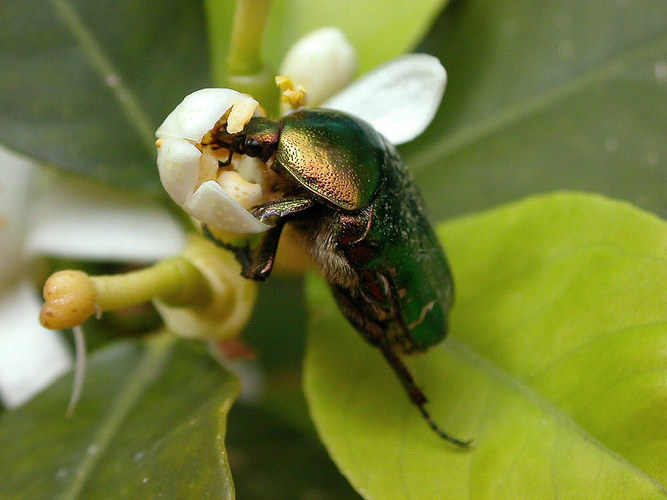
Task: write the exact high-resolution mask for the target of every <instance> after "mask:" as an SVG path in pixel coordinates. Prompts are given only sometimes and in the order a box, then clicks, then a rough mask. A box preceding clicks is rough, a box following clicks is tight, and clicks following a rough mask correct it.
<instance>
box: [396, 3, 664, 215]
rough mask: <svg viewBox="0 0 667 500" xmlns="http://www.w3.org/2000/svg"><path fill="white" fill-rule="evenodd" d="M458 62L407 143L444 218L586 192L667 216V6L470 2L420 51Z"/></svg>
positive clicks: (409, 158) (450, 14)
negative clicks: (436, 104) (541, 196)
mask: <svg viewBox="0 0 667 500" xmlns="http://www.w3.org/2000/svg"><path fill="white" fill-rule="evenodd" d="M421 49H422V50H426V51H427V52H430V53H432V54H434V55H437V56H438V57H440V59H441V60H442V62H443V64H444V65H445V67H446V68H447V70H448V74H449V80H448V84H447V91H446V93H445V98H444V101H443V103H442V106H441V108H440V111H439V114H438V116H437V117H436V120H435V121H434V122H433V123H432V124H431V127H430V128H429V129H428V130H427V132H426V133H425V134H424V135H422V136H421V137H419V138H418V139H417V140H415V141H414V142H413V143H411V144H410V145H408V146H407V147H405V148H403V152H404V153H405V154H404V158H405V160H406V162H407V163H408V165H410V166H411V167H412V168H413V169H414V170H415V172H416V174H417V177H418V180H419V181H420V184H422V186H423V189H424V194H425V196H426V198H427V201H428V202H429V205H430V207H431V210H432V212H433V213H434V214H435V216H436V218H437V219H441V218H442V217H444V216H449V215H453V214H463V213H468V212H471V211H477V210H481V209H484V208H489V207H492V206H494V205H496V204H498V203H502V202H507V201H510V200H515V199H518V198H520V197H523V196H525V195H527V194H531V193H536V192H545V191H553V190H556V189H577V190H586V191H595V192H599V193H604V194H606V195H609V196H612V197H614V198H622V199H626V200H630V201H632V202H633V203H634V204H636V205H638V206H640V207H643V208H646V209H648V210H650V211H651V212H654V213H658V214H660V215H662V216H663V217H664V216H666V215H667V197H666V196H665V195H664V193H665V186H667V141H665V140H664V137H665V130H666V129H667V121H666V118H665V117H667V3H665V2H664V1H663V0H639V1H632V2H627V1H619V2H608V1H605V0H586V1H578V0H568V1H553V0H539V1H532V0H468V1H462V2H456V3H454V4H452V5H451V6H450V7H449V8H448V9H447V11H446V12H445V15H444V16H443V17H442V18H441V19H440V21H439V22H438V23H437V24H436V25H435V26H434V27H433V29H432V31H431V32H430V33H429V35H428V37H427V38H426V39H425V41H424V43H423V44H422V46H421Z"/></svg>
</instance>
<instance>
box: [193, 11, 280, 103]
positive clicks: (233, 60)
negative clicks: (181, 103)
mask: <svg viewBox="0 0 667 500" xmlns="http://www.w3.org/2000/svg"><path fill="white" fill-rule="evenodd" d="M205 5H206V13H207V16H206V17H207V19H208V21H209V39H210V46H211V66H212V68H213V80H214V81H215V83H216V84H217V85H219V86H221V87H227V88H230V89H235V90H238V91H239V92H243V93H245V94H248V95H251V96H253V97H254V98H255V99H257V100H258V101H259V102H261V103H262V104H263V106H264V107H265V108H264V109H265V111H266V113H267V114H268V115H275V114H276V113H277V111H278V95H279V94H278V90H277V89H276V87H275V84H274V82H273V77H274V76H275V71H274V70H273V69H271V68H268V67H267V66H266V65H265V63H264V61H263V58H262V43H263V40H264V33H265V31H266V25H267V21H268V17H269V12H270V10H271V1H270V0H238V1H237V2H236V9H235V10H234V15H233V22H232V27H231V36H230V37H229V38H227V34H226V33H225V31H226V30H225V29H223V28H221V27H224V26H226V25H228V19H229V17H230V14H231V13H230V12H229V11H228V7H227V6H226V5H225V2H219V1H216V0H208V1H207V2H206V4H205ZM225 53H226V54H227V57H226V58H225V57H220V54H225Z"/></svg>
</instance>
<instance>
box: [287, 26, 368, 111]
mask: <svg viewBox="0 0 667 500" xmlns="http://www.w3.org/2000/svg"><path fill="white" fill-rule="evenodd" d="M356 70H357V54H356V52H355V50H354V47H353V46H352V44H351V43H350V42H349V41H348V40H347V38H345V35H344V34H343V32H342V31H340V30H339V29H337V28H320V29H318V30H315V31H312V32H310V33H308V34H307V35H306V36H304V37H303V38H301V39H299V40H298V41H297V42H296V43H295V44H294V45H293V46H292V47H291V48H290V50H289V52H288V53H287V55H286V56H285V59H284V60H283V63H282V65H281V66H280V71H279V73H280V74H281V75H284V76H288V77H289V78H291V80H292V81H293V82H294V84H295V85H300V86H302V87H303V88H304V90H305V91H306V97H307V99H308V101H307V105H308V106H310V107H315V106H319V105H320V104H321V103H323V102H324V101H326V100H327V99H328V98H330V97H331V96H333V95H335V94H336V92H338V91H340V90H342V89H343V88H345V86H347V85H348V84H349V83H350V82H351V81H352V78H354V74H355V72H356Z"/></svg>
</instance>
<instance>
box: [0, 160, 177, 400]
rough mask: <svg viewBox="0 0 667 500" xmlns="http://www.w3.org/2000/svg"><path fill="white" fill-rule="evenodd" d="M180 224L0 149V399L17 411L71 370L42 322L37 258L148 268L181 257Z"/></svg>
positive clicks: (132, 198)
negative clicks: (35, 276)
mask: <svg viewBox="0 0 667 500" xmlns="http://www.w3.org/2000/svg"><path fill="white" fill-rule="evenodd" d="M184 244H185V235H184V233H183V231H182V229H181V226H180V225H179V224H178V222H177V221H176V220H174V219H173V218H172V217H171V216H170V215H169V214H168V212H167V211H166V210H165V209H163V208H162V207H161V206H160V205H158V203H157V202H154V201H149V200H147V199H145V198H143V197H141V196H138V195H131V194H127V193H122V192H119V191H116V190H113V189H110V188H103V187H100V186H95V185H93V184H91V183H89V182H84V181H82V180H78V179H75V178H67V177H65V176H62V175H58V176H56V175H55V174H54V173H52V172H46V171H43V170H42V169H41V168H39V167H38V166H37V165H36V164H34V163H32V162H30V161H28V160H26V159H24V158H22V157H19V156H17V155H14V154H11V153H9V152H7V151H6V150H4V149H0V399H1V400H2V402H3V404H4V405H5V406H7V407H16V406H19V405H21V404H22V403H24V402H25V401H27V400H29V399H30V398H31V397H32V396H33V395H35V394H36V393H37V392H39V391H40V390H41V389H43V388H44V387H46V386H48V385H49V384H50V383H51V382H52V381H53V380H54V379H55V378H57V377H58V376H60V375H62V374H63V373H65V372H66V371H68V370H69V369H70V367H71V363H72V361H71V358H72V357H71V354H70V351H69V348H68V346H67V344H66V343H65V342H64V340H63V338H62V336H61V334H60V333H59V332H54V331H51V330H46V329H44V328H43V327H42V326H41V325H40V324H39V321H38V317H39V309H40V306H41V298H40V296H39V290H37V287H36V286H35V285H34V281H33V279H32V273H31V271H32V270H33V269H34V267H35V262H36V259H38V258H39V257H40V256H57V257H66V258H71V259H79V260H88V261H105V262H110V261H114V262H133V263H150V262H154V261H156V260H159V259H161V258H164V257H167V256H171V255H175V254H178V253H179V251H180V250H181V248H182V247H183V246H184Z"/></svg>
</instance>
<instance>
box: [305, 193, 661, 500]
mask: <svg viewBox="0 0 667 500" xmlns="http://www.w3.org/2000/svg"><path fill="white" fill-rule="evenodd" d="M440 235H441V237H442V239H443V241H444V242H445V244H446V246H447V248H448V254H449V256H450V260H451V263H452V268H453V269H454V270H455V281H456V285H457V287H458V288H457V289H458V295H457V302H456V305H455V307H454V311H453V314H452V317H451V331H450V337H449V338H448V339H446V340H445V342H444V344H442V345H440V346H437V347H434V348H432V349H431V350H430V351H429V352H428V353H426V354H425V355H423V356H421V357H419V358H416V359H412V360H410V366H411V367H412V369H413V370H414V372H415V373H416V376H417V380H418V381H419V383H420V385H421V386H422V387H423V389H424V391H425V393H426V395H427V397H429V398H430V409H431V413H432V414H433V415H434V417H435V419H436V421H437V422H438V423H439V424H440V425H441V426H442V427H443V428H444V429H445V430H446V431H447V432H450V433H451V434H453V435H455V436H457V437H461V438H473V439H474V444H473V447H472V449H471V450H469V451H462V450H459V449H456V448H454V447H452V446H451V445H448V444H447V443H445V442H443V441H442V440H440V439H439V438H438V437H437V436H436V435H435V434H434V433H433V432H431V430H430V429H429V428H428V427H427V425H426V424H425V422H424V421H423V420H422V418H421V416H420V415H419V412H418V411H417V409H416V408H415V407H414V406H412V405H411V404H410V403H409V401H408V398H407V396H406V394H405V393H404V391H403V390H402V388H401V387H400V386H399V383H398V382H397V380H396V378H395V376H394V374H393V373H392V372H391V370H390V368H389V367H388V366H387V364H386V363H385V362H384V360H383V359H382V357H381V355H380V353H379V352H378V351H377V350H376V349H373V348H372V347H370V346H368V345H366V344H365V342H364V341H363V340H362V339H361V338H360V336H359V335H358V334H356V332H354V331H353V330H352V328H351V327H349V326H348V325H347V323H346V321H345V320H344V319H343V318H342V316H341V314H340V313H339V312H338V311H337V310H336V307H335V305H334V303H333V301H332V300H331V299H330V298H329V293H328V291H327V290H326V287H325V286H324V285H323V284H322V283H321V282H319V281H316V280H312V281H311V282H310V283H309V303H310V308H311V312H312V320H311V325H310V336H309V343H308V347H307V359H306V366H305V387H306V393H307V397H308V399H309V403H310V406H311V413H312V414H313V417H314V420H315V422H316V426H317V428H318V430H319V432H320V435H321V436H322V438H323V440H324V442H325V445H326V446H327V447H328V449H329V451H330V453H331V455H332V457H333V458H334V461H336V462H337V464H338V465H339V467H340V469H341V470H342V471H343V473H344V474H346V475H347V477H348V479H349V480H350V481H351V483H352V484H353V485H354V486H355V487H356V488H357V489H358V491H360V492H361V493H362V494H363V495H364V496H366V497H368V498H442V496H443V495H444V494H445V492H446V497H447V498H469V497H477V498H505V497H512V498H517V497H521V498H557V497H558V498H659V497H664V495H665V491H666V490H665V485H666V484H667V475H666V471H667V444H666V443H667V434H666V432H667V421H666V420H665V419H666V417H667V414H666V413H665V411H664V410H665V404H666V402H667V390H666V387H667V358H666V357H665V353H667V289H665V283H667V253H666V251H667V246H666V245H665V242H666V241H667V224H665V222H664V221H661V220H659V219H657V218H656V217H654V216H652V215H649V214H646V213H644V212H641V211H639V210H637V209H635V208H633V207H630V206H628V205H626V204H623V203H619V202H614V201H610V200H607V199H604V198H600V197H597V196H590V195H580V194H556V195H549V196H543V197H535V198H531V199H528V200H525V201H522V202H520V203H517V204H513V205H510V206H507V207H502V208H499V209H496V210H493V211H490V212H486V213H483V214H481V215H473V216H468V217H465V218H462V219H458V220H454V221H452V222H449V223H448V224H445V225H443V226H441V230H440Z"/></svg>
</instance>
